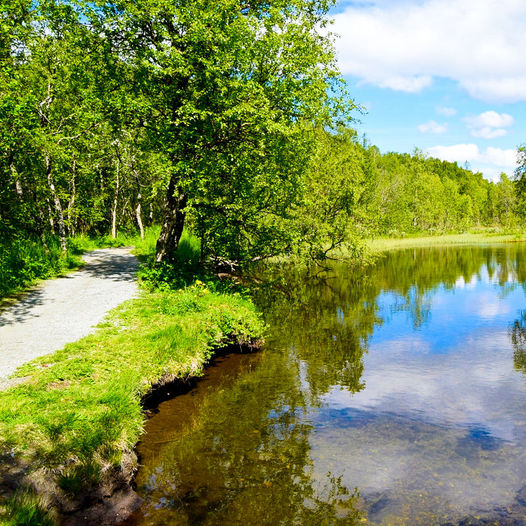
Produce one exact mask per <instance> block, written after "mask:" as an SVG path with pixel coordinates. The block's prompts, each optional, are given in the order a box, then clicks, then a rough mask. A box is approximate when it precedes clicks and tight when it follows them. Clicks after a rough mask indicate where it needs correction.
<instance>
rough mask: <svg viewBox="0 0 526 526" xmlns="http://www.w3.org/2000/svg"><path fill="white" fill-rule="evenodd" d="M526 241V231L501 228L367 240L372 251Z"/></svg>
mask: <svg viewBox="0 0 526 526" xmlns="http://www.w3.org/2000/svg"><path fill="white" fill-rule="evenodd" d="M518 241H526V232H520V231H516V232H504V231H499V230H491V229H487V230H480V231H473V232H467V233H462V234H442V235H436V236H422V235H418V236H409V237H404V238H376V239H371V240H368V241H367V247H368V249H369V251H370V252H372V253H380V252H385V251H387V250H396V249H402V248H419V247H433V246H447V245H480V244H491V243H510V242H518Z"/></svg>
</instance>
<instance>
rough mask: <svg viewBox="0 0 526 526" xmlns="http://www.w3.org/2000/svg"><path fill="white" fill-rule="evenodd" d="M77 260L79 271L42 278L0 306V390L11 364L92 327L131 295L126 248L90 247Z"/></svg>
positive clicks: (132, 269)
mask: <svg viewBox="0 0 526 526" xmlns="http://www.w3.org/2000/svg"><path fill="white" fill-rule="evenodd" d="M83 259H84V261H85V262H86V266H85V267H83V268H82V270H80V271H78V272H74V273H71V274H68V275H67V276H64V277H61V278H58V279H54V280H50V281H46V282H44V283H43V284H42V285H40V286H38V287H37V288H35V289H34V290H32V291H31V292H29V293H28V294H26V295H25V296H24V297H23V298H22V299H21V300H20V301H18V302H17V303H14V304H13V305H11V306H9V307H7V308H6V309H5V310H2V311H0V389H3V388H6V387H7V386H8V385H9V384H10V382H9V381H8V380H7V378H8V376H9V375H10V374H12V373H13V372H14V371H15V369H16V368H17V367H19V366H20V365H22V364H23V363H25V362H28V361H30V360H32V359H33V358H36V357H37V356H42V355H45V354H48V353H50V352H52V351H55V350H57V349H61V348H62V347H64V345H65V344H66V343H69V342H74V341H76V340H78V339H80V338H82V337H83V336H86V335H87V334H89V333H91V332H93V331H94V326H95V325H97V324H98V323H100V322H101V321H102V320H103V318H104V316H105V315H106V314H107V313H108V311H110V310H111V309H113V308H114V307H116V306H117V305H119V304H120V303H122V302H123V301H125V300H127V299H130V298H132V297H134V296H135V295H136V294H137V283H136V279H135V274H136V272H137V268H138V261H137V259H136V258H135V256H133V255H132V254H131V253H130V250H129V249H127V248H111V249H101V250H95V251H94V252H89V253H88V254H85V255H84V256H83Z"/></svg>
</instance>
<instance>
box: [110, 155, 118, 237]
mask: <svg viewBox="0 0 526 526" xmlns="http://www.w3.org/2000/svg"><path fill="white" fill-rule="evenodd" d="M118 203H119V161H118V160H117V163H116V179H115V195H114V197H113V208H112V211H111V237H112V238H113V239H115V238H116V237H117V205H118Z"/></svg>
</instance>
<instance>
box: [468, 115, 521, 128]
mask: <svg viewBox="0 0 526 526" xmlns="http://www.w3.org/2000/svg"><path fill="white" fill-rule="evenodd" d="M465 120H466V122H467V123H468V125H469V126H470V127H471V128H483V127H489V128H507V127H509V126H511V125H512V124H513V122H514V120H513V117H512V116H511V115H508V114H507V113H497V112H496V111H485V112H484V113H481V114H480V115H477V116H476V117H466V119H465Z"/></svg>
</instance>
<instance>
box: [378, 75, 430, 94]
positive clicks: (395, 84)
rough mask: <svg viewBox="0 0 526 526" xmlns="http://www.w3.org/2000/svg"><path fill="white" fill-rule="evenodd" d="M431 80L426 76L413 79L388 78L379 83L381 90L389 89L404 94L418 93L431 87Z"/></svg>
mask: <svg viewBox="0 0 526 526" xmlns="http://www.w3.org/2000/svg"><path fill="white" fill-rule="evenodd" d="M431 82H432V79H431V77H430V76H428V75H420V76H414V77H401V76H396V77H389V78H386V79H385V80H382V81H380V82H379V86H380V87H381V88H391V89H394V90H396V91H405V92H406V93H419V92H420V91H422V90H423V89H424V88H427V87H428V86H431Z"/></svg>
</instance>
